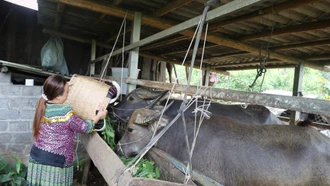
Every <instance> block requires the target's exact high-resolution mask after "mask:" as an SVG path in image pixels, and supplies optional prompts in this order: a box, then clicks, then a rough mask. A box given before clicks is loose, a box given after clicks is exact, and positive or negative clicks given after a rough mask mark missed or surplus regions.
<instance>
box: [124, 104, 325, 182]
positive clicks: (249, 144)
mask: <svg viewBox="0 0 330 186" xmlns="http://www.w3.org/2000/svg"><path fill="white" fill-rule="evenodd" d="M159 113H160V111H159V110H155V109H138V110H136V111H135V112H134V113H133V114H132V116H131V117H130V120H129V122H128V126H127V130H126V131H125V134H124V136H123V137H122V139H121V140H120V142H119V144H118V149H120V150H121V152H122V153H123V154H124V155H125V156H131V155H134V154H137V153H139V152H140V151H141V149H143V148H144V147H145V145H146V144H147V143H148V142H149V141H150V139H151V137H152V134H153V132H154V131H155V130H157V131H158V130H159V129H160V128H161V127H160V128H157V127H156V125H157V123H158V121H159V120H160V121H159V123H160V125H157V126H166V125H168V123H169V122H171V121H172V119H173V118H174V116H173V115H166V114H165V115H164V116H163V117H162V118H161V119H160V118H159V116H160V115H159ZM185 121H186V124H187V127H186V128H187V134H188V136H189V141H190V143H191V142H192V139H193V138H192V136H193V134H194V118H193V117H192V116H185ZM190 146H191V145H190ZM156 147H157V148H159V149H161V150H163V151H165V152H167V153H169V154H170V155H171V156H173V157H174V158H176V159H178V160H180V161H182V162H187V161H188V153H187V148H186V142H185V135H184V125H183V122H182V120H181V119H178V120H176V122H174V123H173V125H172V126H171V127H170V128H169V129H168V131H167V132H166V133H165V134H164V135H163V136H162V137H161V138H160V139H159V141H158V142H157V144H156ZM192 167H193V169H194V170H198V171H200V172H202V173H203V174H205V175H206V176H208V177H210V178H212V179H214V180H215V181H217V182H219V183H221V184H224V185H226V186H227V185H235V186H236V185H244V186H249V185H251V186H257V185H267V186H273V185H274V186H275V185H290V186H292V185H299V186H305V185H306V186H307V185H308V186H311V185H319V186H320V185H322V186H323V185H330V139H329V138H328V137H326V136H325V135H323V134H321V133H319V132H318V131H316V130H314V129H312V128H310V127H299V126H294V125H249V124H243V123H241V122H239V121H238V120H234V119H233V118H230V117H224V116H215V115H213V116H212V117H211V118H210V119H208V120H204V123H203V124H202V125H201V128H200V131H199V134H198V137H197V141H196V146H195V149H194V153H193V156H192Z"/></svg>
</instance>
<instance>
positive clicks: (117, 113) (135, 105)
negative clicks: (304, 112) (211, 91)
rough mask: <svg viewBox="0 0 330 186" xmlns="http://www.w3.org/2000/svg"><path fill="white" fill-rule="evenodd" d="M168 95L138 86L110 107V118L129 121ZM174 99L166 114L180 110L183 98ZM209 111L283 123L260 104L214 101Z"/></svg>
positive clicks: (246, 119) (190, 110)
mask: <svg viewBox="0 0 330 186" xmlns="http://www.w3.org/2000/svg"><path fill="white" fill-rule="evenodd" d="M165 95H167V91H149V90H148V89H145V88H137V89H135V90H134V91H132V92H131V93H130V94H128V95H127V96H126V98H125V99H124V100H122V101H121V102H119V103H118V104H117V105H115V106H113V107H112V108H111V109H109V115H110V119H111V120H112V121H118V120H121V121H124V122H127V121H128V119H129V117H130V116H131V115H132V114H133V112H134V111H135V110H136V109H139V108H146V107H148V106H150V105H154V104H157V103H158V102H160V101H162V100H163V101H162V102H161V103H160V104H161V105H164V104H165V102H166V100H165V101H164V99H165V98H164V97H165ZM171 101H174V103H173V105H172V106H171V108H170V109H168V111H166V112H167V113H166V114H169V115H173V114H176V113H177V112H178V110H179V109H180V107H181V104H182V100H171ZM207 103H208V101H206V102H204V101H203V100H199V101H198V102H197V105H195V104H193V105H191V106H190V107H189V108H188V109H187V110H186V111H185V115H193V111H194V110H195V109H196V107H201V105H204V104H207ZM208 111H210V112H211V113H212V115H220V116H227V117H231V118H234V119H236V120H239V121H241V122H243V123H249V124H283V123H282V122H281V121H280V120H279V119H278V118H277V117H276V116H275V115H274V114H272V113H271V112H270V111H269V110H268V109H267V108H266V107H264V106H260V105H248V106H247V107H246V108H245V107H243V106H242V105H239V104H235V105H229V104H221V103H218V102H212V103H211V105H210V107H209V108H208Z"/></svg>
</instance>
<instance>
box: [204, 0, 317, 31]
mask: <svg viewBox="0 0 330 186" xmlns="http://www.w3.org/2000/svg"><path fill="white" fill-rule="evenodd" d="M317 1H320V0H304V1H302V0H290V1H285V2H283V3H280V4H277V5H272V6H270V7H269V8H265V9H262V10H259V11H258V12H253V13H251V14H244V15H241V16H238V17H234V18H232V19H227V20H224V21H221V22H219V23H217V24H216V25H214V26H210V29H209V31H210V33H214V32H217V31H219V30H220V29H221V27H223V26H225V25H229V24H233V23H237V22H243V21H246V20H249V19H253V18H257V17H261V16H265V15H268V14H276V13H278V12H280V11H283V10H288V9H294V8H297V7H300V6H304V5H306V4H311V3H314V2H317Z"/></svg>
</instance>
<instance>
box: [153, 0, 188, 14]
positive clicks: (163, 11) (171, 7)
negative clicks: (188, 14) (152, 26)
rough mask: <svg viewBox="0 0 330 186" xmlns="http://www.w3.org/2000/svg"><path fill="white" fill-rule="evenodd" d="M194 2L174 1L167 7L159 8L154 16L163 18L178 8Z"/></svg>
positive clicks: (186, 0) (185, 0)
mask: <svg viewBox="0 0 330 186" xmlns="http://www.w3.org/2000/svg"><path fill="white" fill-rule="evenodd" d="M192 1H194V0H172V2H171V3H167V4H166V5H165V6H163V7H161V8H159V9H158V10H156V11H154V12H153V13H152V16H155V17H161V16H163V15H165V14H167V13H169V12H171V11H173V10H175V9H177V8H180V7H182V6H184V5H186V4H189V3H191V2H192Z"/></svg>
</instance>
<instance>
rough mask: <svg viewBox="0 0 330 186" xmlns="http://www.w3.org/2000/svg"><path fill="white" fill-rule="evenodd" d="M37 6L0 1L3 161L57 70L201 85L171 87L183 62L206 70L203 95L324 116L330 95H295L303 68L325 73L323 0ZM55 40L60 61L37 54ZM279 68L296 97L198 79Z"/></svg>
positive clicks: (19, 146)
mask: <svg viewBox="0 0 330 186" xmlns="http://www.w3.org/2000/svg"><path fill="white" fill-rule="evenodd" d="M28 2H29V3H31V2H32V1H28ZM29 3H28V4H29ZM36 8H37V10H32V9H28V8H26V7H22V6H20V5H16V4H13V3H11V2H8V1H1V2H0V67H1V74H0V103H2V104H1V105H0V116H1V117H0V142H1V144H0V155H4V156H5V157H7V158H8V159H10V158H9V156H10V155H11V154H15V155H17V156H18V157H20V158H22V159H23V160H24V162H27V158H28V153H29V149H30V145H31V142H32V139H30V137H29V136H30V135H31V132H30V131H31V127H32V120H33V112H34V105H35V102H36V101H37V99H38V98H39V97H40V96H39V95H41V93H42V92H41V85H42V84H43V82H44V80H45V79H46V78H47V77H48V76H49V75H52V74H58V73H61V74H63V75H65V77H66V78H68V79H70V77H71V76H72V75H73V74H81V75H86V76H92V77H95V78H103V79H104V80H105V81H107V80H116V81H118V82H124V83H127V90H126V91H125V92H123V93H124V94H127V93H129V92H130V91H132V90H134V89H135V88H136V86H146V87H150V88H156V89H163V90H172V91H173V92H187V93H188V94H190V95H193V94H194V93H196V92H197V91H198V90H199V87H196V86H189V85H188V86H187V85H176V86H175V88H173V83H175V77H174V75H173V76H172V72H173V73H174V74H175V73H176V71H175V68H174V65H183V66H186V67H187V70H186V72H187V77H188V78H187V79H189V74H191V72H192V68H196V69H201V70H202V71H203V77H202V78H201V79H203V85H204V86H202V87H203V91H202V93H201V94H200V95H201V96H208V97H211V98H213V99H220V100H225V101H235V102H245V103H252V104H257V105H264V106H269V107H275V108H281V109H288V110H292V111H297V112H308V113H314V114H319V115H323V116H329V113H330V101H328V100H321V99H314V98H304V97H299V96H298V95H299V92H300V91H301V86H302V76H303V71H304V68H305V67H309V68H312V69H316V70H319V71H323V72H325V73H328V74H329V73H330V0H38V1H37V6H36ZM52 39H57V41H58V42H59V43H60V45H61V47H60V49H59V51H58V54H59V56H60V55H61V56H62V57H63V58H62V60H61V62H63V63H62V64H61V65H60V66H59V67H60V68H59V69H52V68H48V67H47V65H45V64H44V60H43V55H44V53H43V51H44V50H43V49H45V47H46V44H47V43H49V42H51V40H52ZM57 46H59V45H57ZM64 66H66V69H65V71H63V72H62V71H61V70H63V67H64ZM278 68H294V69H295V73H294V77H292V78H293V79H294V83H293V96H282V95H275V94H261V93H256V92H245V91H234V90H228V89H219V88H212V89H210V88H208V87H207V86H205V85H208V80H209V74H210V72H215V73H219V74H225V75H229V74H230V71H235V70H248V69H258V71H261V72H262V71H263V70H265V69H278ZM121 69H126V70H127V71H126V76H125V77H123V74H122V73H121ZM167 72H168V73H169V74H170V75H169V77H170V78H169V79H170V83H167V82H165V81H166V75H165V74H166V73H167ZM115 74H117V75H115ZM118 74H119V75H118ZM172 77H173V78H172ZM27 79H33V80H34V86H26V80H27ZM291 117H292V119H291V120H292V121H295V119H296V117H297V116H296V115H295V114H292V115H291ZM83 141H84V144H88V143H93V141H89V138H86V139H84V140H83ZM82 151H83V150H82ZM87 151H88V153H89V155H90V156H91V158H92V159H93V156H94V155H95V154H93V151H94V153H95V150H90V149H88V148H87ZM93 161H95V160H94V159H93ZM99 166H102V163H99ZM111 179H112V178H110V180H111ZM108 183H109V182H108Z"/></svg>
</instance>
